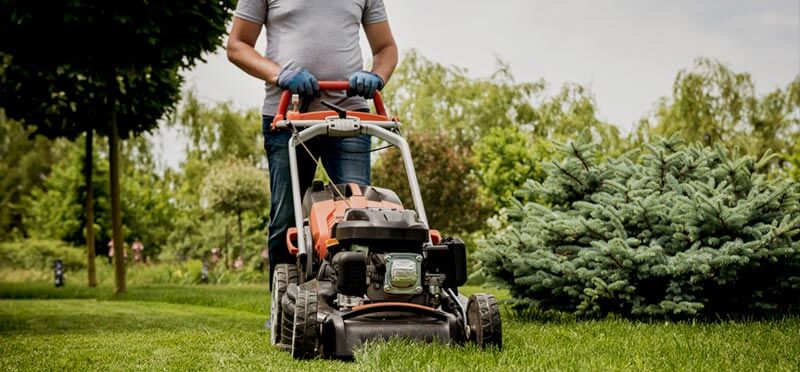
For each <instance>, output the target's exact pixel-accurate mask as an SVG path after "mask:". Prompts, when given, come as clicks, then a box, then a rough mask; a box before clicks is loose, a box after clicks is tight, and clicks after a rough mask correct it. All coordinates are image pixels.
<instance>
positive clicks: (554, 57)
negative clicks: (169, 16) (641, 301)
mask: <svg viewBox="0 0 800 372" xmlns="http://www.w3.org/2000/svg"><path fill="white" fill-rule="evenodd" d="M384 1H385V4H386V8H387V12H388V15H389V22H390V24H391V26H392V30H393V32H394V36H395V39H396V40H397V44H398V46H399V47H400V50H401V51H403V50H408V49H411V48H415V49H417V50H419V51H420V53H421V54H422V55H423V56H425V57H427V58H429V59H432V60H434V61H436V62H440V63H444V64H448V65H456V66H460V67H465V68H467V69H468V70H469V73H470V75H472V76H475V77H480V76H487V75H488V74H490V73H491V72H492V71H493V69H494V67H495V60H496V58H500V59H502V60H504V61H507V62H508V63H509V64H510V65H511V69H512V71H513V73H514V76H515V78H516V79H517V81H536V80H539V79H544V80H545V81H547V82H548V83H549V84H550V89H551V91H553V92H554V91H556V90H557V89H558V88H559V87H560V86H561V85H562V84H563V83H565V82H575V83H580V84H583V85H585V86H587V87H589V88H590V90H591V91H592V92H593V93H594V95H595V96H596V98H597V104H598V107H599V115H600V117H601V119H603V120H606V121H608V122H610V123H613V124H616V125H618V126H620V127H621V128H623V129H628V128H630V127H631V125H632V124H633V123H634V122H636V121H637V120H638V119H639V118H640V117H641V116H642V115H643V114H645V113H646V112H648V111H649V110H650V109H651V108H652V106H653V103H654V102H656V100H657V99H658V98H660V97H662V96H667V95H669V94H670V90H671V86H672V83H673V80H674V78H675V75H676V73H677V72H678V70H680V69H682V68H687V67H690V66H691V65H692V63H693V61H694V60H695V59H696V58H697V57H713V58H717V59H719V60H721V61H722V62H724V63H726V64H728V65H729V66H731V67H732V68H733V69H734V70H735V71H737V72H749V73H751V74H752V75H753V78H754V80H755V83H756V88H757V89H758V91H759V93H765V92H767V91H770V90H772V89H775V88H777V87H784V86H785V85H786V84H787V83H788V82H789V81H791V80H792V79H793V78H794V77H795V76H797V75H798V74H800V0H764V1H756V0H753V1H744V0H726V1H723V0H704V1H690V0H670V1H663V0H635V1H634V0H616V1H613V0H603V1H590V0H584V1H576V0H559V1H556V0H551V1H539V0H508V1H504V0H497V1H476V0H384ZM264 46H265V41H264V37H263V35H262V37H261V38H260V39H259V44H258V45H257V47H258V50H259V51H263V50H264ZM362 49H364V52H367V51H368V50H369V48H368V47H366V44H364V46H362ZM401 59H402V55H401ZM207 61H208V62H207V63H205V64H202V65H199V66H197V67H196V68H195V69H194V70H192V71H190V72H188V73H186V74H185V76H186V78H187V82H188V84H187V87H191V88H193V89H195V90H196V91H197V93H198V95H199V96H200V97H201V98H204V99H206V100H210V101H226V100H229V101H233V102H234V104H235V105H236V106H237V107H241V108H250V107H257V106H260V102H261V100H262V99H263V97H262V94H263V88H262V83H260V82H259V81H257V80H256V79H254V78H251V77H249V76H247V75H246V74H245V73H244V72H241V71H240V70H238V69H237V68H236V67H235V66H233V65H232V64H230V63H229V62H228V61H227V60H226V58H225V56H224V51H223V50H220V51H219V52H218V53H216V54H214V55H211V56H208V58H207ZM394 114H396V115H399V116H400V117H401V118H402V113H394ZM164 135H165V136H167V134H164ZM168 141H169V140H168ZM169 147H172V146H169ZM167 152H168V153H173V152H174V151H167ZM176 156H177V155H175V154H167V155H166V157H167V158H169V159H167V161H168V163H172V164H175V161H176V160H177V159H175V157H176Z"/></svg>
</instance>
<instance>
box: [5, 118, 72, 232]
mask: <svg viewBox="0 0 800 372" xmlns="http://www.w3.org/2000/svg"><path fill="white" fill-rule="evenodd" d="M64 148H65V143H64V141H48V140H47V139H46V138H44V137H42V136H39V135H36V134H34V129H33V128H31V127H25V126H24V125H23V124H22V123H20V122H18V121H14V120H11V119H7V118H6V117H5V113H4V111H3V110H2V109H0V174H2V175H3V177H1V178H0V241H3V240H9V239H13V238H21V237H23V236H25V235H26V234H27V231H25V228H24V226H23V224H22V222H23V219H24V218H25V216H26V214H27V210H26V208H25V204H24V200H25V199H26V198H27V197H29V196H30V195H31V192H33V191H34V190H38V189H39V188H40V187H41V182H42V179H43V178H45V177H46V176H47V175H48V174H49V173H50V167H51V166H52V165H53V163H54V162H56V161H58V159H59V158H60V157H61V156H62V152H63V151H64Z"/></svg>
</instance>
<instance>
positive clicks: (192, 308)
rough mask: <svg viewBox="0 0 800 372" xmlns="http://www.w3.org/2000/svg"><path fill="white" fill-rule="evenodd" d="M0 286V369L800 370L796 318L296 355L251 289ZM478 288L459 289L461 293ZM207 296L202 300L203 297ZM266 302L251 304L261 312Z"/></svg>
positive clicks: (575, 330) (570, 328) (614, 325)
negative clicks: (500, 343) (276, 340)
mask: <svg viewBox="0 0 800 372" xmlns="http://www.w3.org/2000/svg"><path fill="white" fill-rule="evenodd" d="M9 288H10V287H9V285H8V284H2V285H0V297H6V298H8V297H14V298H21V297H24V298H36V297H39V298H42V297H44V298H53V297H60V298H61V299H57V300H52V299H44V300H43V299H13V300H0V370H31V369H35V370H42V369H48V370H49V369H59V370H66V369H70V370H72V369H81V370H83V369H90V370H130V369H147V370H151V369H154V370H265V369H266V370H320V371H324V370H359V371H363V370H389V371H407V370H452V371H463V370H521V371H528V370H632V369H633V370H701V371H702V370H770V371H772V370H787V371H788V370H800V353H798V351H797V350H798V347H797V345H798V343H799V342H800V318H798V317H796V316H787V317H783V318H780V319H775V320H760V321H729V322H713V323H702V322H698V323H692V322H664V321H660V322H656V321H653V322H636V321H628V320H618V319H606V320H600V321H574V320H562V321H553V322H537V321H525V320H520V319H511V318H508V317H507V318H506V319H505V320H504V326H503V328H504V350H503V351H502V352H497V351H481V350H478V349H476V348H475V347H472V346H465V347H446V346H442V345H431V344H421V343H413V342H407V341H401V340H393V341H390V342H375V343H370V344H368V345H366V346H365V347H363V348H361V349H360V350H359V351H358V352H357V357H356V361H355V362H352V363H344V362H340V361H321V360H316V361H310V362H295V361H293V360H292V359H291V357H290V356H289V354H288V353H285V352H281V351H278V350H276V349H274V348H272V347H271V346H270V345H268V334H267V331H266V330H265V329H264V321H265V320H266V306H267V305H268V299H267V298H266V296H265V293H266V292H265V291H264V289H263V288H260V287H234V286H232V287H200V286H148V287H146V288H145V287H136V288H132V289H131V290H130V292H129V293H128V294H126V295H123V296H114V295H113V294H111V295H109V294H108V293H109V292H110V289H109V288H98V289H94V290H86V289H70V290H71V291H74V292H72V293H74V294H76V295H79V296H88V295H95V296H96V297H98V298H100V299H64V298H65V297H68V296H69V295H70V293H71V292H70V290H67V291H63V290H62V289H66V288H62V289H52V288H49V287H44V286H39V287H37V286H33V287H31V286H30V285H23V286H21V287H16V289H13V290H12V289H9ZM474 291H483V290H482V289H480V288H468V289H467V290H465V291H464V292H465V293H471V292H474ZM209 297H212V298H209ZM262 308H263V309H264V310H260V309H262Z"/></svg>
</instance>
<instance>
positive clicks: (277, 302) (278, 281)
mask: <svg viewBox="0 0 800 372" xmlns="http://www.w3.org/2000/svg"><path fill="white" fill-rule="evenodd" d="M292 283H297V268H296V267H295V266H294V265H289V264H278V265H276V266H275V271H274V273H273V275H272V302H271V304H270V314H269V316H270V341H271V342H272V344H273V345H276V346H278V347H283V348H288V347H289V346H290V345H288V344H285V343H282V342H281V329H282V327H281V322H282V321H283V318H284V317H283V308H282V307H281V299H283V295H284V293H286V287H288V286H289V284H292Z"/></svg>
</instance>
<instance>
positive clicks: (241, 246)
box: [236, 212, 244, 260]
mask: <svg viewBox="0 0 800 372" xmlns="http://www.w3.org/2000/svg"><path fill="white" fill-rule="evenodd" d="M236 218H237V219H238V222H239V257H241V258H242V260H244V236H243V235H242V212H239V213H237V214H236Z"/></svg>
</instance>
